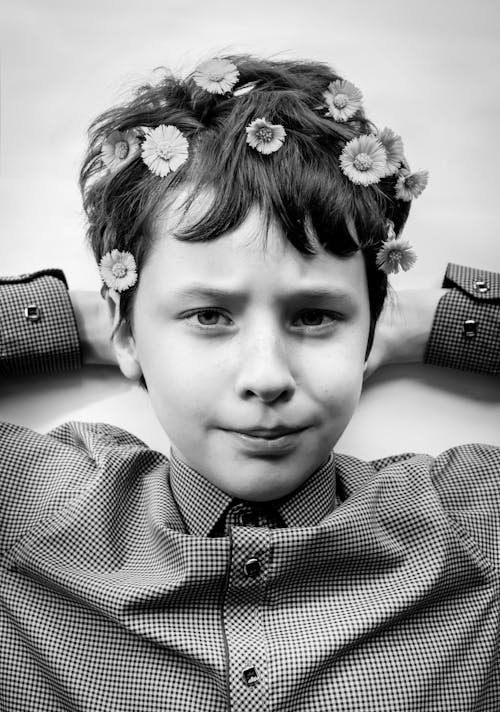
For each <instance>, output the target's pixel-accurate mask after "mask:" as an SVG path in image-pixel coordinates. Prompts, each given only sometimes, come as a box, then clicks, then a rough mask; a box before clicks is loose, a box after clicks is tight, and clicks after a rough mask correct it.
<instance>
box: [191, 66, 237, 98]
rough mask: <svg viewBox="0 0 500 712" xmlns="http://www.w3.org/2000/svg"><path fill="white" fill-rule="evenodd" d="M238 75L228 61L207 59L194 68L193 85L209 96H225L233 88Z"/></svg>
mask: <svg viewBox="0 0 500 712" xmlns="http://www.w3.org/2000/svg"><path fill="white" fill-rule="evenodd" d="M239 76H240V73H239V72H238V69H237V67H236V65H235V64H233V63H232V62H230V61H229V60H228V59H209V60H208V62H202V64H200V65H198V67H196V69H195V71H194V73H193V80H194V81H195V83H196V84H197V85H198V86H199V87H201V88H202V89H205V90H206V91H208V92H210V94H225V93H226V92H228V91H231V89H232V88H233V87H234V85H235V84H236V82H237V81H238V77H239Z"/></svg>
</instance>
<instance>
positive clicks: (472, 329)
mask: <svg viewBox="0 0 500 712" xmlns="http://www.w3.org/2000/svg"><path fill="white" fill-rule="evenodd" d="M476 334H477V322H476V321H475V319H466V320H465V321H464V336H465V338H466V339H474V338H475V336H476Z"/></svg>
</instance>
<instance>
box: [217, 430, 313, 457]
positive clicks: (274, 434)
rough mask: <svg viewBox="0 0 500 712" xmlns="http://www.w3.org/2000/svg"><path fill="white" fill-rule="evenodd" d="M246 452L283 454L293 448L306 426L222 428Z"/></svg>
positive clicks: (265, 454)
mask: <svg viewBox="0 0 500 712" xmlns="http://www.w3.org/2000/svg"><path fill="white" fill-rule="evenodd" d="M224 430H225V432H227V433H228V434H229V435H232V436H234V438H235V439H236V440H237V441H238V443H239V446H241V447H242V448H243V449H244V450H245V451H246V452H248V453H249V454H252V455H256V456H269V455H283V454H286V453H287V452H290V451H292V450H294V449H295V447H296V446H297V442H298V440H299V436H300V434H301V433H303V432H304V431H305V430H307V427H305V426H303V427H300V428H299V427H293V428H292V427H285V426H279V427H275V428H249V429H248V428H246V429H228V428H227V429H226V428H225V429H224Z"/></svg>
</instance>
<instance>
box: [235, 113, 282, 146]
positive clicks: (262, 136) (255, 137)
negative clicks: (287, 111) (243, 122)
mask: <svg viewBox="0 0 500 712" xmlns="http://www.w3.org/2000/svg"><path fill="white" fill-rule="evenodd" d="M245 131H246V132H247V143H248V144H249V145H250V146H251V147H252V148H255V150H256V151H259V153H274V151H277V150H278V149H279V148H281V146H282V145H283V142H284V140H285V137H286V131H285V129H284V128H283V126H281V125H280V124H270V123H269V122H268V121H266V120H265V119H255V121H252V123H251V124H249V125H248V126H247V127H246V129H245Z"/></svg>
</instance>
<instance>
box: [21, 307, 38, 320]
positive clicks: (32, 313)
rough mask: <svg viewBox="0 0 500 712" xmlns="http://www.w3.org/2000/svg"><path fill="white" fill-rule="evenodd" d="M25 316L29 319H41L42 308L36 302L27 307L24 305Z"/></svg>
mask: <svg viewBox="0 0 500 712" xmlns="http://www.w3.org/2000/svg"><path fill="white" fill-rule="evenodd" d="M24 317H25V319H27V320H28V321H39V320H40V318H41V313H40V309H39V308H38V307H37V305H36V304H28V306H27V307H24Z"/></svg>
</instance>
